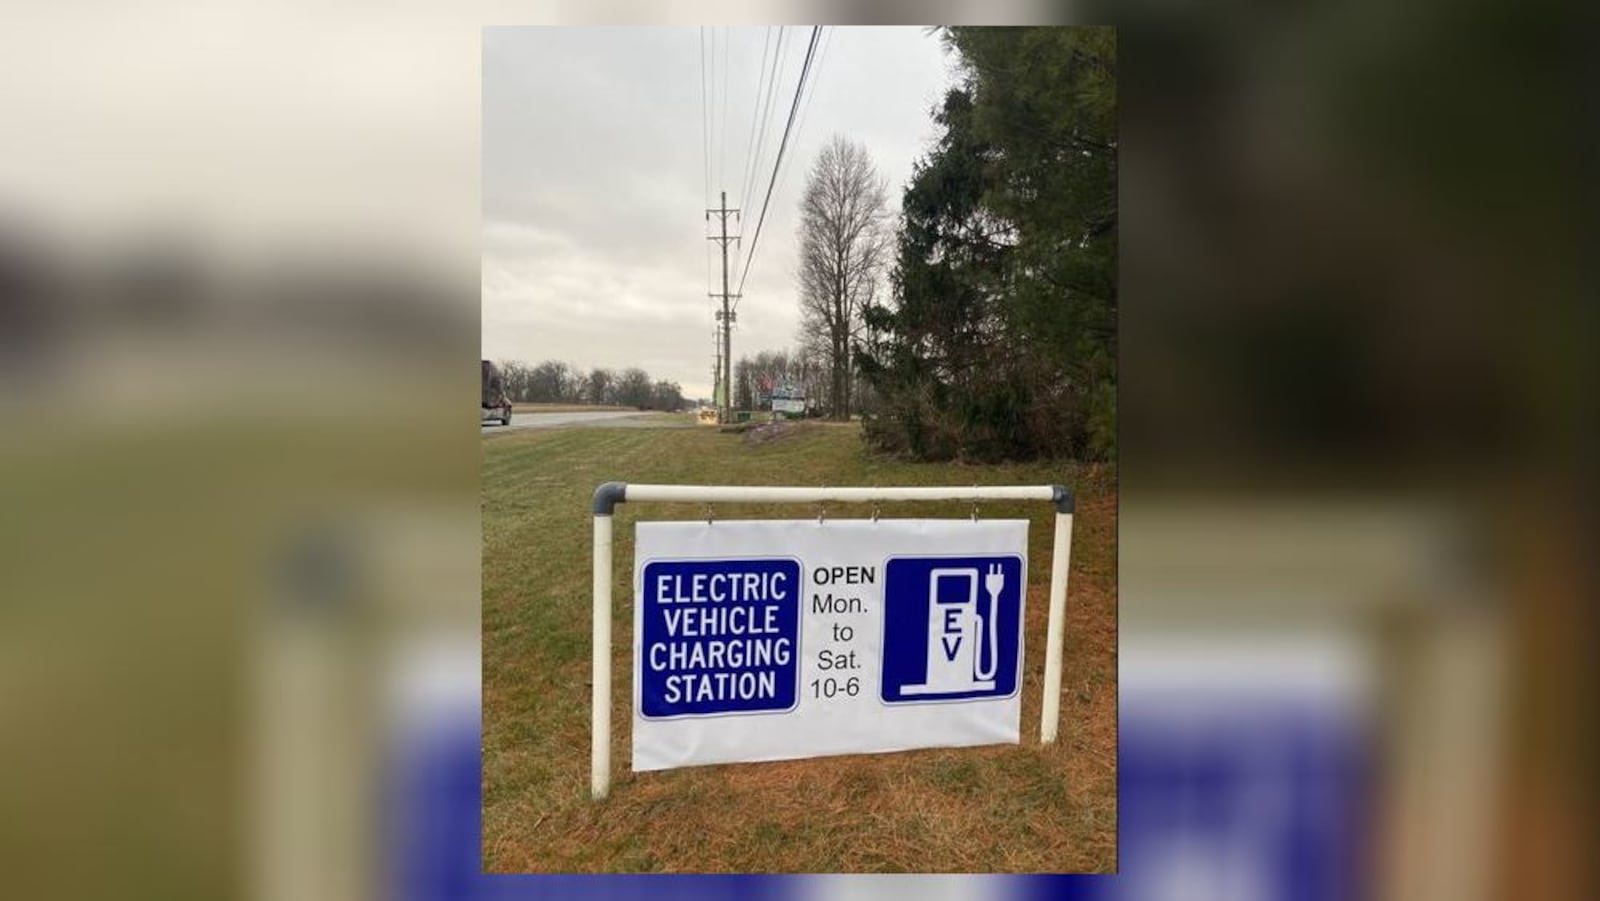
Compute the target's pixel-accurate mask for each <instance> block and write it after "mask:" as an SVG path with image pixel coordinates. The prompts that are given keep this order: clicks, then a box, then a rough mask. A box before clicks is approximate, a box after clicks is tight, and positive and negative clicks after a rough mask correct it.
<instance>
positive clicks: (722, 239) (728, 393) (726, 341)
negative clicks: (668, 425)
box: [706, 191, 739, 423]
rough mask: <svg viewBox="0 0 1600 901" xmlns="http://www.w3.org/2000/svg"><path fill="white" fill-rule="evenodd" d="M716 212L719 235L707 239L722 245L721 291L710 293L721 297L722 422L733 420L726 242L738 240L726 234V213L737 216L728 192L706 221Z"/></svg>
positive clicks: (730, 298)
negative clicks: (731, 206)
mask: <svg viewBox="0 0 1600 901" xmlns="http://www.w3.org/2000/svg"><path fill="white" fill-rule="evenodd" d="M712 213H716V214H717V217H718V218H719V219H720V220H721V223H722V234H721V235H710V236H708V237H707V238H706V240H708V241H716V242H717V243H718V244H720V245H722V293H721V294H712V295H710V296H711V297H713V298H716V297H720V298H722V309H721V310H720V311H718V312H717V321H718V322H719V323H721V324H722V357H721V366H720V367H719V368H720V369H721V370H722V410H721V411H720V418H721V419H722V421H723V422H724V423H727V422H732V421H733V376H732V373H733V347H732V343H733V339H732V336H731V332H732V331H733V321H734V318H735V317H734V313H733V310H732V309H731V308H730V307H729V305H728V302H729V301H730V300H732V299H733V297H734V295H731V294H729V293H728V242H730V241H737V240H739V236H738V235H729V234H728V214H729V213H732V214H733V217H734V218H735V219H737V218H739V211H738V210H730V209H728V192H727V191H723V192H722V206H721V207H720V208H718V209H715V210H706V221H707V222H710V221H711V214H712Z"/></svg>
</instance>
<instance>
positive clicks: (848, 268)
mask: <svg viewBox="0 0 1600 901" xmlns="http://www.w3.org/2000/svg"><path fill="white" fill-rule="evenodd" d="M888 250H889V229H888V226H887V194H886V191H885V188H884V182H883V179H882V178H880V177H879V176H878V173H877V170H876V169H874V168H873V165H872V160H871V159H870V158H869V157H868V156H867V149H866V147H864V146H862V145H861V144H857V143H855V142H853V141H850V140H848V139H846V138H844V137H842V136H839V135H834V136H833V138H831V139H830V140H829V141H828V143H827V144H826V145H824V146H823V148H822V152H821V153H820V154H819V155H818V156H817V159H816V162H814V163H813V164H812V166H811V171H810V172H809V173H808V174H807V176H806V189H805V195H804V196H803V197H802V198H801V201H800V311H801V325H800V329H801V338H800V340H801V344H802V346H803V347H805V348H807V349H815V350H816V351H818V352H820V355H821V356H822V357H823V358H824V359H825V360H826V361H827V364H828V368H829V374H830V378H829V404H828V406H829V414H830V415H831V416H832V417H833V418H834V419H848V418H849V417H850V396H851V387H852V383H853V382H854V379H853V377H852V374H853V364H852V349H853V345H854V343H855V341H856V339H857V338H858V337H860V334H861V330H862V322H861V312H862V310H863V309H864V308H865V307H866V306H867V305H869V304H870V303H871V302H872V299H873V296H874V294H875V293H876V291H877V288H878V283H879V281H880V279H881V277H882V273H883V267H884V263H885V261H886V259H887V256H888Z"/></svg>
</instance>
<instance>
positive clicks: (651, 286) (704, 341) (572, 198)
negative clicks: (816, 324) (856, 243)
mask: <svg viewBox="0 0 1600 901" xmlns="http://www.w3.org/2000/svg"><path fill="white" fill-rule="evenodd" d="M810 32H811V29H810V28H809V27H790V28H788V29H786V37H785V42H784V50H783V57H782V59H783V67H782V69H781V70H780V74H779V76H778V81H777V87H776V90H775V92H774V99H773V104H772V112H771V119H770V121H768V122H767V127H766V129H765V130H766V133H767V137H766V143H767V147H766V150H765V151H764V153H763V160H762V163H761V169H760V174H759V177H758V178H755V179H753V180H754V181H756V182H758V186H757V187H756V188H755V189H754V190H753V191H752V196H751V197H750V198H745V197H743V196H741V195H742V192H743V189H744V184H745V182H746V166H747V161H748V160H749V158H750V155H751V154H750V150H749V142H750V136H751V130H752V124H753V122H754V118H753V116H754V114H755V112H756V111H757V97H756V92H757V84H758V80H759V79H760V78H761V73H762V65H761V61H762V57H763V53H764V48H766V47H772V48H775V47H776V46H777V38H778V34H779V29H777V28H772V29H770V30H769V29H767V28H765V27H754V28H706V29H704V31H703V34H704V38H705V41H706V56H705V63H706V66H707V75H708V78H707V82H708V87H709V88H710V89H711V90H712V91H714V94H715V96H714V97H710V100H711V109H712V116H711V118H712V121H713V128H714V132H713V135H712V141H711V144H712V147H711V157H712V159H711V167H712V172H711V186H710V190H711V193H712V199H711V202H710V203H709V205H710V206H716V200H715V195H716V192H717V191H719V190H722V189H724V188H725V189H726V190H727V192H728V205H729V206H730V207H740V208H744V209H746V213H745V215H746V216H748V220H747V221H745V222H744V223H743V226H744V229H745V241H744V243H745V246H746V249H748V246H749V244H750V239H751V236H752V235H753V233H754V231H755V225H756V219H757V216H758V214H759V213H760V209H761V198H762V195H763V194H764V193H765V191H766V185H767V181H768V179H769V178H770V177H771V173H772V159H773V156H774V153H775V151H776V149H777V145H778V142H779V138H780V137H781V135H782V130H783V125H784V120H785V119H786V118H787V115H788V112H789V106H790V103H791V102H792V100H793V98H794V91H795V84H796V81H797V79H798V77H799V72H800V66H801V62H802V60H803V57H804V55H805V47H806V43H807V40H808V39H809V37H810ZM701 41H702V30H701V29H699V28H491V29H485V30H484V32H483V353H484V356H485V357H487V358H489V359H494V360H507V359H517V360H523V361H527V362H530V363H531V362H537V361H539V360H544V359H552V358H554V359H561V360H565V361H567V362H570V363H574V364H576V365H578V366H580V367H583V368H584V369H588V368H591V367H594V366H606V367H612V368H619V369H620V368H624V367H628V366H639V367H641V368H643V369H644V370H646V371H647V372H649V373H650V374H651V375H652V376H655V377H657V378H666V379H671V380H673V381H676V382H678V383H680V384H681V385H682V386H683V389H684V393H685V394H686V395H687V396H689V397H709V396H710V394H711V368H712V365H713V359H714V358H713V352H714V351H713V343H712V341H713V338H712V336H713V333H714V328H715V322H714V320H713V318H712V310H713V306H712V304H713V301H712V300H711V299H710V298H708V297H707V296H706V294H707V292H708V291H712V290H720V288H721V285H720V281H721V269H720V265H721V264H720V257H717V258H715V264H716V268H715V269H713V268H712V266H711V265H710V264H711V262H712V261H713V257H712V256H711V252H712V250H714V245H713V244H712V242H709V241H706V240H705V235H706V234H708V233H709V232H708V231H707V229H710V228H713V227H714V226H715V222H716V217H712V222H710V223H707V222H706V221H705V213H704V209H705V208H706V206H708V203H707V178H706V153H705V143H706V142H705V136H704V133H703V123H704V118H703V116H702V87H701V64H702V54H701ZM713 41H714V42H715V51H714V52H713V50H712V42H713ZM774 55H776V54H774ZM724 56H726V63H724ZM769 63H770V59H769ZM713 64H714V66H715V74H714V78H713V77H712V73H711V72H710V68H711V67H712V65H713ZM953 77H954V76H953V69H952V62H951V58H950V57H949V56H947V55H946V53H945V52H944V49H943V47H942V46H941V44H940V42H939V39H938V37H937V36H935V35H930V34H927V33H925V32H924V31H923V30H922V29H920V28H870V27H854V28H850V27H840V28H828V29H825V31H824V32H823V38H822V42H821V44H820V46H819V53H818V61H817V62H815V63H813V75H812V81H811V84H812V87H808V89H807V91H808V94H809V98H808V99H806V100H805V101H803V102H802V105H801V111H800V115H799V118H797V120H796V122H795V132H794V133H793V134H791V136H790V146H789V149H788V150H787V151H786V153H785V156H786V161H785V163H784V167H783V171H782V173H781V174H780V175H779V178H778V184H777V187H776V189H775V190H774V192H773V195H772V202H771V206H770V207H769V209H768V210H767V219H766V223H765V224H764V225H763V226H762V230H761V237H760V242H759V244H758V246H757V248H756V251H755V257H754V261H753V264H752V266H751V269H750V276H749V280H748V281H747V282H746V283H745V287H744V299H743V301H742V302H741V303H740V306H739V310H738V322H737V325H736V327H735V330H734V333H733V355H734V358H735V359H737V358H739V357H742V356H747V355H751V354H754V353H756V352H757V351H761V350H782V349H787V348H790V347H792V346H793V345H794V344H795V332H796V328H797V326H798V323H799V311H798V306H797V300H796V296H795V265H796V247H795V227H796V225H797V223H798V215H797V207H798V200H799V195H800V191H801V188H802V186H803V184H804V180H805V170H806V168H807V167H808V166H809V165H810V163H811V161H812V160H813V159H814V158H815V157H816V154H817V152H818V149H819V148H820V146H821V145H822V142H824V141H825V140H827V138H828V137H829V136H830V135H832V134H834V133H838V134H843V135H845V136H847V137H849V138H852V139H854V140H857V141H860V142H862V143H863V144H865V145H866V147H867V150H868V152H869V153H870V154H871V156H872V159H873V162H874V163H875V164H876V166H877V168H878V171H879V173H880V174H881V175H882V176H883V177H884V178H885V180H886V181H887V183H888V187H889V199H890V205H891V207H892V208H893V209H895V210H898V208H899V200H900V193H901V191H902V190H903V188H904V185H905V182H906V179H907V178H908V177H909V175H910V173H911V167H912V164H913V163H914V162H915V161H916V159H917V158H918V157H920V156H922V155H923V154H924V153H925V152H926V151H927V149H928V147H929V146H930V143H931V141H932V140H933V138H934V135H935V130H934V125H933V122H932V118H931V113H930V110H931V108H932V107H933V106H934V105H936V104H937V103H938V101H939V100H940V98H941V97H942V96H943V94H944V91H945V90H946V88H947V87H948V86H949V84H950V83H951V82H952V80H953ZM724 79H726V89H724ZM708 96H709V95H708ZM763 96H764V94H763ZM724 98H726V100H727V102H726V104H725V108H726V111H725V112H724V102H723V100H724ZM724 117H725V119H724ZM724 122H725V123H726V124H724ZM760 140H761V138H760V135H759V134H758V135H757V136H756V141H757V142H758V143H759V142H760ZM735 228H736V224H735V223H733V222H732V221H731V217H730V226H729V231H730V233H732V232H733V231H734V229H735ZM738 271H739V270H738V268H735V269H734V272H735V275H734V277H733V280H734V284H733V287H732V290H736V289H737V288H738V276H737V272H738ZM712 278H714V279H715V281H716V285H715V287H713V286H712V285H711V284H710V283H709V282H708V279H712Z"/></svg>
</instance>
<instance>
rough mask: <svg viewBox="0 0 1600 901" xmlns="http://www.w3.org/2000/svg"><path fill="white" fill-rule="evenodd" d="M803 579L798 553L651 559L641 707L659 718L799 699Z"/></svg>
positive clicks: (643, 600)
mask: <svg viewBox="0 0 1600 901" xmlns="http://www.w3.org/2000/svg"><path fill="white" fill-rule="evenodd" d="M800 580H801V574H800V564H799V562H798V561H795V560H781V559H778V560H677V561H655V562H651V563H648V564H646V565H645V567H644V578H643V580H642V583H643V584H642V585H641V591H642V593H641V596H640V605H641V613H642V614H643V623H642V626H641V628H640V635H641V638H642V643H641V647H640V654H641V655H642V657H641V667H640V683H639V703H640V712H641V714H642V715H643V716H645V717H648V718H651V719H661V718H666V717H681V716H714V715H717V714H730V713H762V712H768V711H784V710H791V709H793V708H794V706H795V704H796V702H797V689H798V683H799V674H800V648H799V644H800V593H801V590H802V588H803V586H802V584H801V581H800Z"/></svg>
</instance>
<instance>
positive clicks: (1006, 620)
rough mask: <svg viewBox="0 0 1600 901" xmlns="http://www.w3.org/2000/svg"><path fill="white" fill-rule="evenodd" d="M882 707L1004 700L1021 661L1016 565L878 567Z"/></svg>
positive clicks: (1003, 561) (954, 560)
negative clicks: (880, 574) (881, 600)
mask: <svg viewBox="0 0 1600 901" xmlns="http://www.w3.org/2000/svg"><path fill="white" fill-rule="evenodd" d="M884 569H885V579H884V602H885V603H884V629H883V636H884V638H883V678H882V681H881V683H880V684H881V685H882V700H883V702H884V703H886V704H899V703H916V702H923V701H953V700H967V699H981V698H996V697H1009V696H1010V695H1012V694H1014V693H1015V692H1016V690H1017V676H1018V670H1019V669H1020V664H1021V657H1022V653H1021V652H1022V646H1021V637H1022V597H1023V578H1024V574H1023V567H1022V560H1021V559H1020V558H1018V557H1015V556H1003V557H1002V556H996V557H894V558H890V559H889V561H888V562H887V564H886V565H885V567H884Z"/></svg>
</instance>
